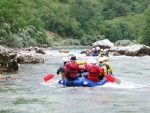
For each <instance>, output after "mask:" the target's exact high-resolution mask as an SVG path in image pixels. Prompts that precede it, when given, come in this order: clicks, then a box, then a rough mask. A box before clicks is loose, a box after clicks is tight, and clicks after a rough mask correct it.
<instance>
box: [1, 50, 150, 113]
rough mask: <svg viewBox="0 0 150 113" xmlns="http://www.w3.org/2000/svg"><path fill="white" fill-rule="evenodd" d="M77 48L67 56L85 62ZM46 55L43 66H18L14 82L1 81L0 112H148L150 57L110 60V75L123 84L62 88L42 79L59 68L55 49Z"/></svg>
mask: <svg viewBox="0 0 150 113" xmlns="http://www.w3.org/2000/svg"><path fill="white" fill-rule="evenodd" d="M80 51H81V50H80V49H70V53H69V54H71V53H74V54H75V55H77V56H78V59H84V58H85V55H82V54H79V53H80ZM46 52H47V53H49V54H52V55H47V56H42V57H44V58H45V63H43V64H21V65H20V68H19V71H18V72H17V73H14V74H15V75H16V76H17V79H16V80H10V79H9V80H7V81H1V82H0V113H149V112H150V94H149V93H150V82H149V81H150V56H144V57H127V56H119V57H114V56H111V57H110V63H111V65H112V67H113V74H114V76H115V77H116V78H118V79H120V80H121V81H122V83H121V84H120V85H117V84H115V83H107V84H105V85H104V86H98V87H65V86H62V85H59V84H57V82H58V80H59V79H60V78H61V76H60V75H55V77H54V78H53V79H51V80H50V81H48V82H44V80H43V77H44V76H46V75H48V74H50V73H55V72H56V70H57V69H58V68H59V66H61V65H62V58H63V57H65V56H68V54H60V53H59V52H58V50H50V51H46Z"/></svg>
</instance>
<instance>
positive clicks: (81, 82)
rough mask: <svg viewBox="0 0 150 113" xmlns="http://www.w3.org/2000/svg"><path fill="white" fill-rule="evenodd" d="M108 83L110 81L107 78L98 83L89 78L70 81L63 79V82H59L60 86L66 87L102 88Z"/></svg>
mask: <svg viewBox="0 0 150 113" xmlns="http://www.w3.org/2000/svg"><path fill="white" fill-rule="evenodd" d="M107 82H108V81H107V80H106V78H105V77H104V78H103V79H102V80H100V81H98V82H93V81H91V80H89V79H87V78H84V77H79V78H76V79H75V80H68V79H65V78H62V79H61V80H59V81H58V84H62V85H65V86H83V87H96V86H102V85H104V84H105V83H107Z"/></svg>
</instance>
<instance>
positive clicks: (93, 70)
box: [84, 59, 104, 82]
mask: <svg viewBox="0 0 150 113" xmlns="http://www.w3.org/2000/svg"><path fill="white" fill-rule="evenodd" d="M96 63H97V61H96V59H92V60H91V64H85V65H84V66H85V69H87V70H88V75H87V77H86V76H85V77H86V78H88V79H90V80H92V81H94V82H98V81H99V80H100V79H99V78H100V77H99V76H100V75H101V74H103V73H104V72H103V70H102V68H101V67H100V66H98V65H96Z"/></svg>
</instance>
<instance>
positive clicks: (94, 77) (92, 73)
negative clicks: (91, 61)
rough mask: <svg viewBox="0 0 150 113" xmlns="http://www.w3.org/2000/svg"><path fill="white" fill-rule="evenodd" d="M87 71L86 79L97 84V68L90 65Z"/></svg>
mask: <svg viewBox="0 0 150 113" xmlns="http://www.w3.org/2000/svg"><path fill="white" fill-rule="evenodd" d="M88 71H89V75H88V79H90V80H92V81H94V82H98V81H99V74H100V72H99V69H98V66H96V65H91V66H90V68H89V70H88Z"/></svg>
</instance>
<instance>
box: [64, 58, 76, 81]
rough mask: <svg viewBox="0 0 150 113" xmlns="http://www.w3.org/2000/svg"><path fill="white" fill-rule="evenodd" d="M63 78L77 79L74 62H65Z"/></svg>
mask: <svg viewBox="0 0 150 113" xmlns="http://www.w3.org/2000/svg"><path fill="white" fill-rule="evenodd" d="M65 76H66V78H68V79H73V78H76V77H78V64H77V63H76V62H74V61H70V62H67V64H66V66H65Z"/></svg>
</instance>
